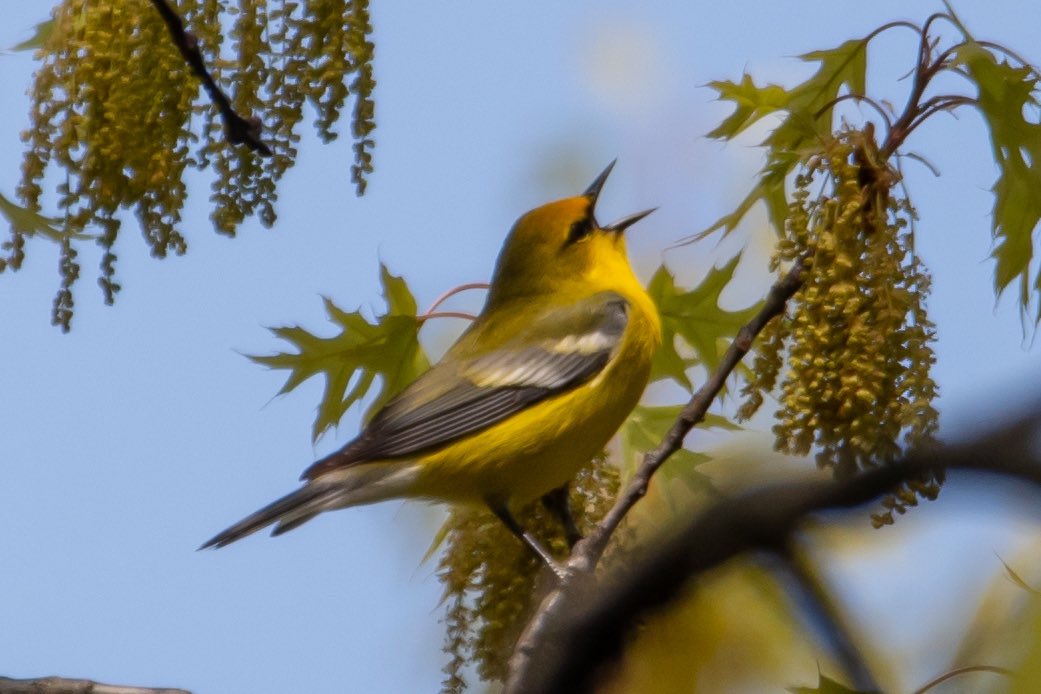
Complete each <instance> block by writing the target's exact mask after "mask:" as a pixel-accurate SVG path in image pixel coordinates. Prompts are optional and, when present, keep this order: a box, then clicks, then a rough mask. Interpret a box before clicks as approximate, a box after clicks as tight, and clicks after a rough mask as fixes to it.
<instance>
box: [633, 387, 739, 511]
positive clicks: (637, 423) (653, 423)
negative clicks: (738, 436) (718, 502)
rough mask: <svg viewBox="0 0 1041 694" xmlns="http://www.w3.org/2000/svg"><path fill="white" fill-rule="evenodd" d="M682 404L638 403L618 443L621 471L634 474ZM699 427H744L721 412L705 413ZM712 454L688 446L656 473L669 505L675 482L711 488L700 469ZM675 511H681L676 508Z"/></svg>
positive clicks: (730, 428) (729, 428)
mask: <svg viewBox="0 0 1041 694" xmlns="http://www.w3.org/2000/svg"><path fill="white" fill-rule="evenodd" d="M682 409H683V405H663V406H650V405H639V406H637V407H636V408H635V409H634V410H633V411H632V412H631V413H630V414H629V418H628V419H627V420H625V424H623V425H622V428H621V430H620V431H619V437H618V438H619V445H620V448H621V455H622V470H623V471H624V474H625V475H626V476H628V475H631V474H632V473H633V472H634V471H635V470H636V466H637V465H638V464H639V463H640V460H641V457H642V456H643V455H644V454H645V453H647V452H649V451H651V450H653V449H654V448H656V447H657V446H658V444H660V443H661V441H662V439H663V438H664V437H665V434H666V432H668V430H669V428H670V427H672V425H673V423H675V422H676V419H677V418H678V417H679V415H680V412H681V411H682ZM699 428H704V429H711V428H718V429H727V430H731V431H734V430H740V429H741V427H740V426H738V425H737V424H734V423H733V422H731V421H730V420H728V419H726V418H725V417H722V416H720V415H718V414H711V413H709V414H706V415H705V419H704V420H702V422H701V424H700V425H699ZM711 459H712V457H711V456H710V455H708V454H706V453H699V452H696V451H692V450H690V449H688V448H681V449H679V450H678V451H676V452H675V453H673V454H672V455H671V456H670V457H669V459H668V460H667V461H665V464H664V465H662V467H661V468H659V469H658V471H657V472H656V473H655V480H656V482H657V484H658V486H659V489H660V490H661V495H662V497H663V498H664V499H665V501H666V502H667V503H669V505H670V506H672V502H673V498H672V495H671V494H670V490H671V489H672V483H673V482H675V481H678V482H681V483H682V484H683V486H684V487H686V488H692V487H699V488H702V489H711V488H712V480H711V479H710V478H709V477H708V476H707V475H704V474H702V473H701V472H699V471H698V469H697V468H698V466H699V465H701V464H702V463H705V462H708V461H709V460H711ZM673 510H678V507H674V508H673Z"/></svg>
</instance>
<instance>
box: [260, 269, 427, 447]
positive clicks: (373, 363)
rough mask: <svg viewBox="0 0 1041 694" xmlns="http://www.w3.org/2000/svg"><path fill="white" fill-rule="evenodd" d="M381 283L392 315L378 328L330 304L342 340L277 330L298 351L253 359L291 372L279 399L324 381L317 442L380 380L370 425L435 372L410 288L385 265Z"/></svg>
mask: <svg viewBox="0 0 1041 694" xmlns="http://www.w3.org/2000/svg"><path fill="white" fill-rule="evenodd" d="M380 282H381V284H382V285H383V298H384V300H385V301H386V304H387V312H386V313H385V314H384V315H382V316H379V317H377V319H376V321H375V322H369V321H368V320H367V319H366V318H365V317H364V316H362V314H361V312H360V311H352V312H347V311H344V310H343V309H341V308H339V307H337V306H336V305H335V304H334V303H333V302H332V300H331V299H328V298H325V299H323V301H324V302H325V310H326V313H327V314H328V315H329V320H330V321H332V323H333V324H334V325H335V326H336V327H337V328H338V329H339V330H340V332H339V334H338V335H335V336H333V337H328V338H325V337H318V336H316V335H313V334H311V333H309V332H308V331H306V330H304V329H303V328H301V327H286V328H272V329H271V331H272V332H273V333H275V335H277V336H278V337H280V338H282V339H283V340H285V341H287V342H289V343H291V344H292V345H293V346H294V347H295V348H296V350H297V351H296V352H295V353H290V352H282V353H279V354H275V355H271V356H250V357H249V358H250V359H252V360H253V361H255V362H257V363H258V364H264V365H265V366H268V367H271V368H273V369H286V370H288V371H289V376H288V377H287V378H286V382H285V384H284V385H283V386H282V389H281V390H280V391H279V394H280V395H281V394H283V393H288V392H290V391H291V390H293V389H294V388H296V387H297V386H299V385H300V384H301V383H303V382H304V381H306V380H308V379H309V378H311V377H312V376H318V375H322V376H324V377H325V391H324V392H323V394H322V399H321V402H320V403H319V405H318V413H317V415H316V417H315V421H314V426H313V427H312V430H311V436H312V438H313V439H314V440H317V439H318V438H319V437H320V436H321V435H322V434H324V433H325V432H326V431H327V430H328V429H329V428H331V427H333V426H335V425H336V424H337V423H338V422H339V421H340V419H341V418H342V417H343V415H344V413H345V412H346V411H347V409H348V408H349V407H350V406H351V405H353V404H355V403H356V402H358V401H359V400H361V399H362V398H363V397H365V396H366V395H367V394H368V393H369V391H370V390H371V389H372V387H373V385H374V384H375V383H376V381H377V379H378V380H379V387H378V390H377V391H376V395H375V398H374V399H373V402H372V404H371V405H370V406H369V408H368V410H367V411H366V413H365V418H366V419H368V418H369V417H370V416H371V415H372V414H373V413H374V412H375V411H376V410H377V409H378V408H379V407H380V406H382V405H383V404H384V403H385V402H386V401H387V400H388V399H390V398H391V397H392V396H394V395H395V394H396V393H398V392H400V391H401V389H402V388H404V387H405V386H406V385H408V384H409V383H411V382H412V381H413V380H415V378H416V377H417V376H419V375H420V374H421V373H423V372H424V371H426V370H427V369H428V368H429V367H430V362H429V361H428V360H427V357H426V354H425V353H424V352H423V348H422V347H421V346H420V344H419V325H420V323H419V321H417V320H416V300H415V297H413V296H412V292H411V291H409V288H408V285H407V284H406V283H405V281H404V280H403V279H402V278H400V277H396V276H394V275H392V274H390V272H389V271H388V270H387V268H386V266H385V265H383V264H381V265H380Z"/></svg>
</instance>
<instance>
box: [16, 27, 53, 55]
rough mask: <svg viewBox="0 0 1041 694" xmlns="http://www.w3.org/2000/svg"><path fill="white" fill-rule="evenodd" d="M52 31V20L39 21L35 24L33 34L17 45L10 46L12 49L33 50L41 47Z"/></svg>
mask: <svg viewBox="0 0 1041 694" xmlns="http://www.w3.org/2000/svg"><path fill="white" fill-rule="evenodd" d="M53 32H54V20H53V19H48V20H46V21H43V22H40V23H39V24H37V25H36V31H35V32H33V35H32V36H31V37H30V38H28V39H26V40H25V41H22V42H21V43H19V44H18V45H17V46H12V47H11V50H12V51H35V50H36V49H38V48H43V46H44V44H45V43H47V41H48V40H49V39H50V38H51V34H52V33H53Z"/></svg>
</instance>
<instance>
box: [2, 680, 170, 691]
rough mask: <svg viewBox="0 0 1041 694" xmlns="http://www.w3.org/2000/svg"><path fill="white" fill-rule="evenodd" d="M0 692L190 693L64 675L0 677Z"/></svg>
mask: <svg viewBox="0 0 1041 694" xmlns="http://www.w3.org/2000/svg"><path fill="white" fill-rule="evenodd" d="M0 694H191V692H189V691H188V690H186V689H166V688H158V689H156V688H152V687H123V686H120V685H118V684H102V683H100V682H94V681H92V680H74V679H68V678H65V677H40V678H38V679H28V680H16V679H11V678H10V677H0Z"/></svg>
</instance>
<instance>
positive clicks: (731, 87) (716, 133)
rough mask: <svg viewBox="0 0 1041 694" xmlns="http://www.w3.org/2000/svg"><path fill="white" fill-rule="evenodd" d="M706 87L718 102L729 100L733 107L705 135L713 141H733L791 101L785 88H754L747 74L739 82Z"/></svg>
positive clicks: (719, 83) (773, 85)
mask: <svg viewBox="0 0 1041 694" xmlns="http://www.w3.org/2000/svg"><path fill="white" fill-rule="evenodd" d="M708 86H709V88H710V89H715V90H716V93H717V94H718V95H719V96H718V97H717V99H718V100H719V101H732V102H734V105H735V108H734V112H733V113H731V114H730V115H729V116H727V117H726V118H725V119H724V120H723V122H722V123H720V124H719V125H718V126H716V128H715V129H714V130H713V131H712V132H710V133H709V134H708V136H709V137H711V138H713V139H716V140H732V139H734V138H735V137H737V136H738V135H740V134H741V133H742V132H744V131H745V130H747V129H748V128H749V127H751V126H752V125H754V124H755V123H756V121H758V120H759V119H760V118H763V117H764V116H768V115H770V114H771V113H776V112H777V111H780V110H783V109H784V108H785V107H787V106H788V102H789V100H790V98H791V94H790V93H789V92H788V90H787V89H785V88H784V87H780V86H778V85H776V84H768V85H766V86H765V87H757V86H756V85H755V83H754V82H752V76H751V75H749V74H748V73H747V72H746V73H745V74H744V75H742V76H741V81H740V82H730V81H727V80H720V81H715V82H709V83H708Z"/></svg>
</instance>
